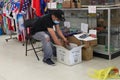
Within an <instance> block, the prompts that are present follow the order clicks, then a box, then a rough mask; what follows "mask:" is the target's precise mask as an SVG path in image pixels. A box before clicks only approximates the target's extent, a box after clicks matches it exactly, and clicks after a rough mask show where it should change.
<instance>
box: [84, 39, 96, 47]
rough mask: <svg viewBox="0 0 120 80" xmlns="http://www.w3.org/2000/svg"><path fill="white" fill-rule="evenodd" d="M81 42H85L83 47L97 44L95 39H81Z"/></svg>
mask: <svg viewBox="0 0 120 80" xmlns="http://www.w3.org/2000/svg"><path fill="white" fill-rule="evenodd" d="M83 44H85V46H84V48H88V47H93V46H96V45H97V40H91V41H83Z"/></svg>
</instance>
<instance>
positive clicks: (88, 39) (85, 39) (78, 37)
mask: <svg viewBox="0 0 120 80" xmlns="http://www.w3.org/2000/svg"><path fill="white" fill-rule="evenodd" d="M83 34H84V33H81V34H76V35H74V36H75V37H76V38H77V39H78V40H82V41H91V40H96V39H97V38H93V37H90V36H88V37H87V38H80V36H81V35H83Z"/></svg>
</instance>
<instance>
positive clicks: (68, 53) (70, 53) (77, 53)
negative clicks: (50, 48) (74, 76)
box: [56, 45, 83, 65]
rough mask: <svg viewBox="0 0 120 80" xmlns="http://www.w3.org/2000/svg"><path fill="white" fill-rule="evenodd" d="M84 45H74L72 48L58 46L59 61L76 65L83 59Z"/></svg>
mask: <svg viewBox="0 0 120 80" xmlns="http://www.w3.org/2000/svg"><path fill="white" fill-rule="evenodd" d="M82 47H83V45H81V46H76V47H75V46H74V47H73V48H72V49H70V50H69V49H67V48H65V47H62V46H57V45H56V48H57V61H58V62H60V63H63V64H66V65H75V64H78V63H80V62H81V61H82Z"/></svg>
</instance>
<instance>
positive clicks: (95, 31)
mask: <svg viewBox="0 0 120 80" xmlns="http://www.w3.org/2000/svg"><path fill="white" fill-rule="evenodd" d="M89 34H94V35H97V30H89Z"/></svg>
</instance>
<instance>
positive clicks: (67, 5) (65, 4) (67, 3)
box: [62, 1, 71, 8]
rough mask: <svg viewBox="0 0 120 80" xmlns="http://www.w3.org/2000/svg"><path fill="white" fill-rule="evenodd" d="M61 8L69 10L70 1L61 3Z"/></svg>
mask: <svg viewBox="0 0 120 80" xmlns="http://www.w3.org/2000/svg"><path fill="white" fill-rule="evenodd" d="M62 7H63V8H70V7H71V1H64V2H63V3H62Z"/></svg>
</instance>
